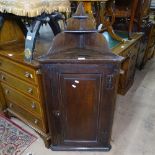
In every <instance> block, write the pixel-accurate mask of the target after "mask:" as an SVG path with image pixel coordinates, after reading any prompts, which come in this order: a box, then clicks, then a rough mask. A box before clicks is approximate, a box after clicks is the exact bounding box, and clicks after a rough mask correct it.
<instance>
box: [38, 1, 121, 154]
mask: <svg viewBox="0 0 155 155" xmlns="http://www.w3.org/2000/svg"><path fill="white" fill-rule="evenodd" d="M90 20H91V18H89V17H88V16H87V15H85V13H84V12H83V9H82V3H80V5H79V7H78V9H77V12H76V14H75V15H74V16H73V18H71V19H69V21H68V23H67V30H65V32H63V33H60V34H58V35H57V36H56V37H55V39H54V41H53V44H52V47H51V50H50V51H49V53H48V54H47V55H46V56H44V57H42V58H41V59H39V62H40V65H41V68H42V71H43V72H42V75H43V83H44V94H45V99H46V106H47V114H48V123H49V130H50V135H51V137H52V139H51V149H52V150H57V151H64V150H65V151H66V150H69V151H71V150H74V151H75V150H82V151H84V150H90V151H93V150H99V151H109V150H110V149H111V145H110V139H111V131H112V124H113V116H114V109H115V100H116V95H117V87H118V79H119V70H120V66H121V61H122V59H123V58H122V57H120V56H117V55H115V54H113V53H112V52H111V51H110V49H109V48H108V44H107V42H106V40H105V39H104V37H103V36H102V34H99V33H97V32H96V31H95V26H93V24H90V23H91V22H90ZM75 21H76V23H77V24H76V25H73V24H72V23H74V22H75ZM88 23H89V25H88ZM69 40H70V41H71V42H70V44H68V42H69Z"/></svg>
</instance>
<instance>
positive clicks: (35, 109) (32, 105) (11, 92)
mask: <svg viewBox="0 0 155 155" xmlns="http://www.w3.org/2000/svg"><path fill="white" fill-rule="evenodd" d="M1 85H2V88H3V92H4V94H5V99H6V100H7V101H11V102H13V103H16V104H17V105H19V106H20V107H22V108H24V109H26V110H28V111H29V112H31V113H33V114H35V115H37V116H38V117H40V116H41V108H40V105H39V103H38V102H36V101H35V100H33V99H32V98H29V97H27V96H25V95H23V94H22V93H20V92H18V91H16V90H15V89H13V88H11V87H9V86H7V85H5V84H4V83H1Z"/></svg>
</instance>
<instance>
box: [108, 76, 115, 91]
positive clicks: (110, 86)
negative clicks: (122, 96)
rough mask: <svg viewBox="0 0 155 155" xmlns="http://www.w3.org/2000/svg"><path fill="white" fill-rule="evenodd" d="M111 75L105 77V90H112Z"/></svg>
mask: <svg viewBox="0 0 155 155" xmlns="http://www.w3.org/2000/svg"><path fill="white" fill-rule="evenodd" d="M113 77H114V76H113V75H107V76H106V88H107V89H113Z"/></svg>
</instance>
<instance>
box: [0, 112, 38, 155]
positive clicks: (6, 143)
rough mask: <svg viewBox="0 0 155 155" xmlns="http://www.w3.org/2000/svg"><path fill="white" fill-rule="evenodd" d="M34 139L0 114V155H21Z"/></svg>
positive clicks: (34, 137)
mask: <svg viewBox="0 0 155 155" xmlns="http://www.w3.org/2000/svg"><path fill="white" fill-rule="evenodd" d="M36 139H37V138H36V136H34V135H32V134H31V133H29V132H27V131H25V130H24V129H22V128H21V127H19V126H18V125H16V124H15V123H13V122H12V121H11V120H9V119H7V118H6V117H4V116H3V115H1V114H0V155H21V154H22V153H23V152H24V151H25V150H26V149H27V148H28V147H29V146H30V145H31V144H32V143H33V142H34V141H35V140H36Z"/></svg>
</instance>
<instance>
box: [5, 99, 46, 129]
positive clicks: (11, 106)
mask: <svg viewBox="0 0 155 155" xmlns="http://www.w3.org/2000/svg"><path fill="white" fill-rule="evenodd" d="M7 106H8V109H10V110H11V111H13V112H15V113H16V114H17V115H19V116H20V117H21V118H23V119H24V120H26V121H27V122H28V123H30V124H31V125H32V126H33V127H36V128H39V129H41V130H44V124H43V122H42V120H41V119H39V118H38V117H36V116H34V115H32V114H30V113H29V112H27V111H26V110H24V109H23V108H21V107H19V106H18V105H17V104H14V103H12V102H10V101H8V102H7ZM27 122H26V123H27Z"/></svg>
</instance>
